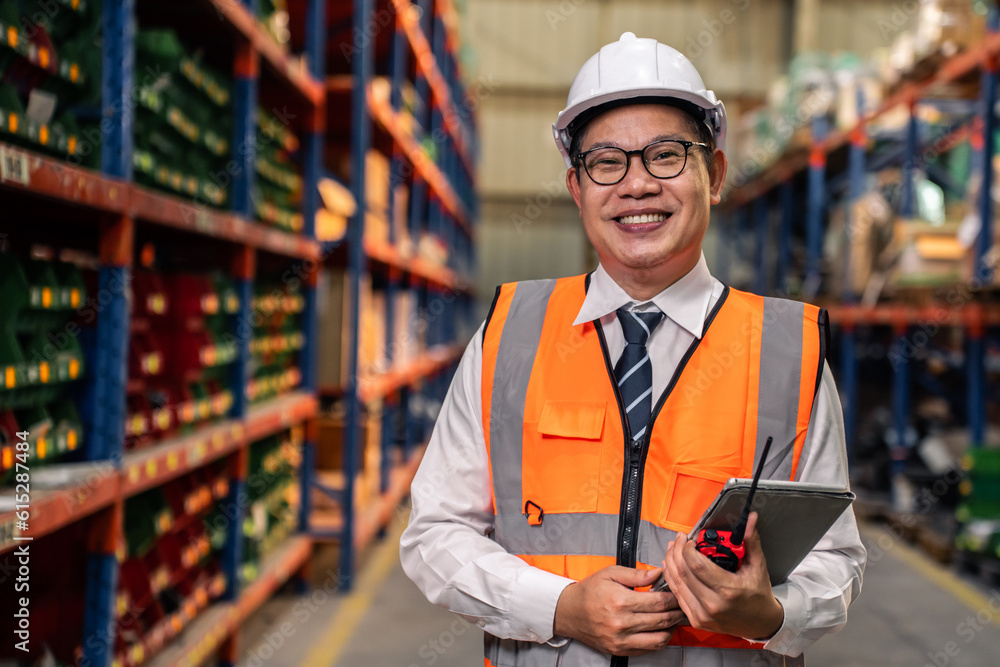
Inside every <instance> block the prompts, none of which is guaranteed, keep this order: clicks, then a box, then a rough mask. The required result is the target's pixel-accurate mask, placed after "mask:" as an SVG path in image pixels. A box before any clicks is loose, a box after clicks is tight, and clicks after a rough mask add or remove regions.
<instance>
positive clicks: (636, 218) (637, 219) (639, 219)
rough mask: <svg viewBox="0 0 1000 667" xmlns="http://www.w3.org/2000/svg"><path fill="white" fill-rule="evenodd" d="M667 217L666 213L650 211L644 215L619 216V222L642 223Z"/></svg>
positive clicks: (624, 223) (625, 223) (660, 220)
mask: <svg viewBox="0 0 1000 667" xmlns="http://www.w3.org/2000/svg"><path fill="white" fill-rule="evenodd" d="M666 219H667V214H666V213H648V214H643V215H623V216H622V217H620V218H618V222H620V223H621V224H623V225H641V224H642V223H645V222H663V221H664V220H666Z"/></svg>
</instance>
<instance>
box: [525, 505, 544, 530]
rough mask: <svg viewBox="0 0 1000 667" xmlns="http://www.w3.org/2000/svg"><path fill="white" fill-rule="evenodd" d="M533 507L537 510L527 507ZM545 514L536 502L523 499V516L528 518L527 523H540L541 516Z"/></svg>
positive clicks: (535, 524) (534, 524)
mask: <svg viewBox="0 0 1000 667" xmlns="http://www.w3.org/2000/svg"><path fill="white" fill-rule="evenodd" d="M530 507H534V508H535V509H537V510H538V511H537V512H533V511H531V510H530V509H529V508H530ZM544 516H545V510H543V509H542V508H541V507H540V506H539V505H538V503H535V502H532V501H530V500H526V501H524V517H525V518H526V519H527V520H528V524H529V525H532V526H540V525H542V517H544Z"/></svg>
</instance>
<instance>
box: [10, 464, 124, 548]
mask: <svg viewBox="0 0 1000 667" xmlns="http://www.w3.org/2000/svg"><path fill="white" fill-rule="evenodd" d="M120 483H121V476H120V475H119V473H118V471H117V470H116V469H115V468H114V467H112V466H111V465H110V464H108V463H98V462H94V463H93V464H92V468H91V470H89V471H88V472H87V474H86V475H85V476H83V479H82V481H81V482H79V483H77V484H73V485H69V486H66V487H64V488H62V489H59V490H53V491H34V492H32V493H31V498H30V503H28V504H29V505H30V510H29V515H28V522H27V523H28V530H26V531H22V530H19V529H18V527H17V526H18V523H19V522H18V520H17V515H16V514H15V512H14V511H13V510H11V511H9V512H3V513H0V553H4V552H7V551H10V550H12V549H15V548H17V547H18V546H20V545H24V544H30V543H31V540H34V539H38V538H40V537H43V536H45V535H48V534H49V533H52V532H55V531H57V530H59V529H60V528H62V527H63V526H67V525H69V524H71V523H73V522H74V521H79V520H80V519H82V518H84V517H87V516H90V515H91V514H93V513H95V512H97V511H98V510H100V509H103V508H105V507H108V506H109V505H111V504H112V503H114V502H115V501H116V500H117V499H118V498H119V497H120V495H121V494H120ZM36 488H37V487H36ZM18 538H31V539H30V540H22V539H18Z"/></svg>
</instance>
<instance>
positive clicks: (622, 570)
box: [608, 566, 661, 588]
mask: <svg viewBox="0 0 1000 667" xmlns="http://www.w3.org/2000/svg"><path fill="white" fill-rule="evenodd" d="M660 571H661V570H660V569H659V568H655V569H653V570H636V569H633V568H630V567H620V566H615V567H609V568H608V576H609V577H610V579H611V581H614V582H615V583H618V584H621V585H622V586H627V587H628V588H642V587H643V586H652V585H653V584H654V583H656V580H657V579H659V578H660Z"/></svg>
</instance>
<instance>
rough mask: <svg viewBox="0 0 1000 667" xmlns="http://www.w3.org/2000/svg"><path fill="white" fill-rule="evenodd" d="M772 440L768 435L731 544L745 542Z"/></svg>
mask: <svg viewBox="0 0 1000 667" xmlns="http://www.w3.org/2000/svg"><path fill="white" fill-rule="evenodd" d="M772 440H774V438H772V437H771V436H767V442H765V443H764V451H763V452H761V455H760V461H758V462H757V471H756V472H755V473H754V474H753V482H752V483H751V484H750V492H749V493H747V504H746V505H744V506H743V516H741V517H740V520H739V522H737V524H736V527H735V528H733V533H732V537H730V539H729V541H730V543H731V544H734V545H740V544H743V536H744V534H745V533H746V530H747V521H748V520H749V519H750V507H751V506H752V505H753V496H754V494H755V493H757V482H759V481H760V473H761V472H762V471H763V470H764V461H766V460H767V453H768V452H769V451H770V450H771V441H772Z"/></svg>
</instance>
